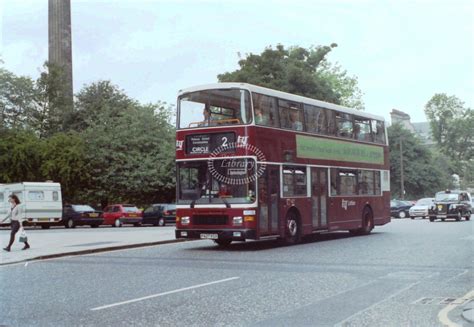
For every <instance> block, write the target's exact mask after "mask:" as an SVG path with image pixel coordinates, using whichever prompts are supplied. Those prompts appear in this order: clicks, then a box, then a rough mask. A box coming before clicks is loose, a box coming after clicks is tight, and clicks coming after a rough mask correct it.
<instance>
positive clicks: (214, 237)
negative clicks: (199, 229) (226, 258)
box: [200, 234, 218, 240]
mask: <svg viewBox="0 0 474 327" xmlns="http://www.w3.org/2000/svg"><path fill="white" fill-rule="evenodd" d="M200 237H201V238H202V239H206V240H217V238H218V236H217V234H201V235H200Z"/></svg>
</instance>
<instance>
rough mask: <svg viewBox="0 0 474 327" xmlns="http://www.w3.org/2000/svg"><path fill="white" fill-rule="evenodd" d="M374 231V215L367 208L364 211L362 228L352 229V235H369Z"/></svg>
mask: <svg viewBox="0 0 474 327" xmlns="http://www.w3.org/2000/svg"><path fill="white" fill-rule="evenodd" d="M372 229H374V215H373V213H372V210H370V208H369V207H365V208H364V210H363V211H362V227H361V228H358V229H351V230H349V233H351V235H369V234H370V232H371V231H372Z"/></svg>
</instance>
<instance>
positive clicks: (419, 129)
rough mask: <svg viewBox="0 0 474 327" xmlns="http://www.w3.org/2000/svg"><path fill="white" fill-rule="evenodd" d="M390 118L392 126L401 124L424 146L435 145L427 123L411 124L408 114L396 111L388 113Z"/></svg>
mask: <svg viewBox="0 0 474 327" xmlns="http://www.w3.org/2000/svg"><path fill="white" fill-rule="evenodd" d="M390 118H391V121H392V125H393V124H397V123H399V124H401V125H402V126H403V127H404V128H405V129H407V130H409V131H410V132H412V133H413V134H415V135H417V136H418V138H419V139H420V140H421V142H422V143H423V144H424V145H426V146H434V145H435V141H434V140H433V137H432V136H431V127H430V123H429V122H421V123H412V122H411V121H410V115H409V114H407V113H405V112H403V111H400V110H397V109H392V111H391V112H390Z"/></svg>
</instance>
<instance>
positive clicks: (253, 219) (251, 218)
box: [244, 216, 255, 223]
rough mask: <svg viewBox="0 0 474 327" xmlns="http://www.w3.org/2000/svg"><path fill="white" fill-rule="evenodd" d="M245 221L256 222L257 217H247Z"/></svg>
mask: <svg viewBox="0 0 474 327" xmlns="http://www.w3.org/2000/svg"><path fill="white" fill-rule="evenodd" d="M244 221H245V222H246V223H248V222H253V221H255V216H245V217H244Z"/></svg>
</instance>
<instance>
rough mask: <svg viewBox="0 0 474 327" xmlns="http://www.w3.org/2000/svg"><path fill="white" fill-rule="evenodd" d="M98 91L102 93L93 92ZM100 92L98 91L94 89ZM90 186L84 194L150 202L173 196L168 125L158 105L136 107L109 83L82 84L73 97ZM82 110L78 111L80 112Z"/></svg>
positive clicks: (171, 131)
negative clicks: (76, 97)
mask: <svg viewBox="0 0 474 327" xmlns="http://www.w3.org/2000/svg"><path fill="white" fill-rule="evenodd" d="M98 90H102V91H104V92H103V93H101V95H100V96H99V95H98V92H97V91H98ZM99 93H100V92H99ZM78 103H80V105H78V106H77V109H78V112H76V114H77V115H78V117H87V115H86V114H85V112H88V113H94V116H93V118H94V119H91V120H82V121H79V123H80V124H79V125H78V126H80V128H81V129H83V131H82V136H83V138H84V141H85V143H86V145H87V161H88V162H89V165H88V170H89V172H90V182H91V186H90V187H89V188H88V190H87V194H86V195H85V197H87V198H89V199H91V200H92V199H95V200H96V201H97V200H98V201H100V203H101V204H102V205H105V204H107V203H108V202H111V201H114V202H124V201H125V202H134V203H136V204H143V203H150V202H153V201H155V200H158V199H167V200H168V201H169V200H171V199H172V198H173V197H174V183H175V174H174V129H173V127H172V126H171V125H170V124H169V122H168V120H167V119H168V118H169V116H168V114H167V111H168V108H166V107H165V106H164V105H163V104H154V105H153V104H149V105H141V104H139V103H137V102H136V101H133V100H132V99H130V98H128V97H127V96H126V94H125V93H123V91H121V90H119V89H118V88H117V87H116V86H113V85H111V84H110V82H99V83H95V84H92V85H90V86H87V87H86V88H85V89H83V90H82V91H81V92H80V94H79V96H78ZM81 110H84V112H80V111H81Z"/></svg>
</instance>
